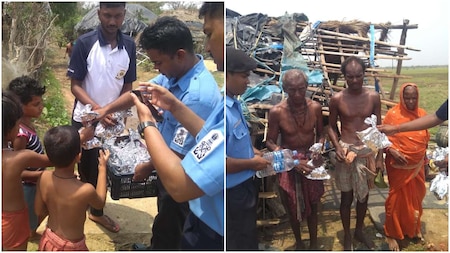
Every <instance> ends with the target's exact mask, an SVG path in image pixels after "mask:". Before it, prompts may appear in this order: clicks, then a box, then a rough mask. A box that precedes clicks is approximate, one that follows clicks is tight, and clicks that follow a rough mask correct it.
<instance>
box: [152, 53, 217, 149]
mask: <svg viewBox="0 0 450 253" xmlns="http://www.w3.org/2000/svg"><path fill="white" fill-rule="evenodd" d="M197 57H199V58H200V61H199V62H198V63H197V64H196V65H195V66H194V67H193V68H191V69H190V70H189V71H188V72H187V73H186V74H185V75H184V76H183V77H181V78H180V79H178V80H175V78H170V79H169V78H167V77H166V76H164V75H162V74H160V75H158V76H156V77H155V78H153V79H152V80H150V82H151V83H156V84H159V85H161V86H163V87H165V88H167V89H168V90H169V91H170V92H172V94H174V95H175V97H177V98H178V99H179V100H181V102H183V104H185V105H186V106H187V107H189V108H190V109H191V110H192V111H193V112H195V114H197V115H198V116H199V117H201V118H202V119H203V120H206V119H207V118H208V116H209V114H210V113H211V112H212V111H213V109H214V108H215V106H216V104H217V103H218V102H219V101H220V100H221V97H222V96H221V94H220V91H219V88H218V87H217V83H216V80H215V79H214V77H213V76H212V74H211V73H210V72H209V71H208V70H207V69H206V67H205V64H204V62H203V57H202V56H201V55H197ZM162 116H163V117H164V120H163V121H162V122H161V124H159V126H158V128H159V131H160V132H161V135H162V136H163V138H164V141H165V142H166V143H167V145H168V146H169V147H170V148H171V149H172V150H174V151H176V152H178V153H180V154H182V155H185V154H186V153H187V152H188V151H189V150H190V149H191V148H192V146H194V145H195V139H194V137H193V136H192V135H191V134H189V132H188V131H187V130H186V129H185V128H184V127H183V126H182V125H181V124H180V123H179V122H178V121H177V120H176V119H175V117H173V115H172V114H171V113H170V112H169V111H164V113H163V115H162Z"/></svg>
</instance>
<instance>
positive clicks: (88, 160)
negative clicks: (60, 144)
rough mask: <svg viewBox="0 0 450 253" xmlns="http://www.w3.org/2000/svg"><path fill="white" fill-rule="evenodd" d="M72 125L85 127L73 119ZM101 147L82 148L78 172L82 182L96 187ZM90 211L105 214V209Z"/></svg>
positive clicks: (97, 214) (98, 214) (93, 213)
mask: <svg viewBox="0 0 450 253" xmlns="http://www.w3.org/2000/svg"><path fill="white" fill-rule="evenodd" d="M72 126H74V127H75V128H77V129H80V128H81V127H83V125H82V124H81V123H80V122H76V121H74V120H73V119H72ZM99 150H100V149H99V148H94V149H89V150H85V149H82V150H81V161H80V163H79V164H78V173H80V178H81V181H82V182H85V183H90V184H92V185H93V186H94V187H97V178H98V151H99ZM89 209H90V213H91V214H92V215H93V216H98V217H99V216H103V209H95V208H92V207H90V208H89Z"/></svg>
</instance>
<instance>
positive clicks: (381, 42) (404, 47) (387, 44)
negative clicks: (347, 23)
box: [317, 29, 420, 52]
mask: <svg viewBox="0 0 450 253" xmlns="http://www.w3.org/2000/svg"><path fill="white" fill-rule="evenodd" d="M317 31H318V32H322V33H325V34H330V35H335V36H341V37H344V38H349V39H354V40H358V41H368V42H370V39H369V38H364V37H360V36H355V35H349V34H345V33H337V32H333V31H328V30H324V29H317ZM375 44H379V45H386V46H391V47H396V48H403V49H408V50H412V51H418V52H420V49H415V48H412V47H407V46H405V45H394V44H390V43H387V42H384V41H379V40H376V41H375Z"/></svg>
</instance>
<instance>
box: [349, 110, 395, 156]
mask: <svg viewBox="0 0 450 253" xmlns="http://www.w3.org/2000/svg"><path fill="white" fill-rule="evenodd" d="M364 123H365V124H367V125H369V127H368V128H366V129H365V130H363V131H357V132H356V135H357V136H358V138H359V139H360V140H361V141H362V142H363V143H364V144H365V145H366V146H367V147H368V148H370V149H372V151H373V152H378V150H379V149H383V148H387V147H390V146H391V145H392V143H391V142H390V141H389V139H388V137H387V136H386V134H384V133H382V132H380V131H379V130H378V129H377V116H376V115H375V114H372V115H371V116H370V117H367V118H366V119H365V120H364Z"/></svg>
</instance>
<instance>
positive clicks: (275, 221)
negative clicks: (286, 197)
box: [256, 219, 281, 227]
mask: <svg viewBox="0 0 450 253" xmlns="http://www.w3.org/2000/svg"><path fill="white" fill-rule="evenodd" d="M280 222H281V219H266V220H257V221H256V226H259V227H261V226H272V225H278V224H280Z"/></svg>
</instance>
